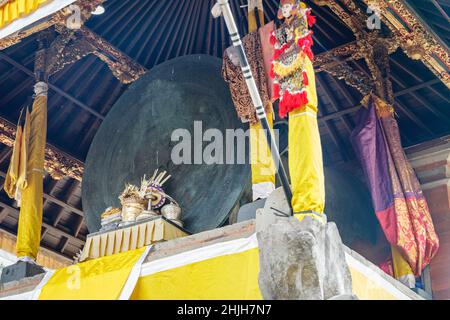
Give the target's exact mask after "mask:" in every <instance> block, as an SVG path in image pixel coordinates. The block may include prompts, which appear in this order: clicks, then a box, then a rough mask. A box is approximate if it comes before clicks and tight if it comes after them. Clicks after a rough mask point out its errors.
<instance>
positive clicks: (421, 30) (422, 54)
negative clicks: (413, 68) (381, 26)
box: [364, 0, 450, 88]
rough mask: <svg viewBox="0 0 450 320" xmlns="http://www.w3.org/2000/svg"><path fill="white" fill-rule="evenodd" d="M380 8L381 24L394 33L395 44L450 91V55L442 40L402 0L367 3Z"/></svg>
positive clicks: (369, 0)
mask: <svg viewBox="0 0 450 320" xmlns="http://www.w3.org/2000/svg"><path fill="white" fill-rule="evenodd" d="M364 2H365V3H366V4H367V5H371V6H374V7H377V8H379V10H380V12H381V18H382V21H383V22H384V23H385V24H386V25H387V26H388V28H389V29H390V30H391V32H392V33H393V34H394V38H395V40H396V42H397V43H398V44H399V45H400V46H401V48H402V49H403V50H404V51H405V53H406V54H407V55H408V56H409V57H410V58H412V59H420V60H422V61H423V63H424V64H425V65H426V66H427V67H428V68H429V69H430V70H431V71H432V72H433V73H434V74H435V75H436V76H437V77H438V78H439V79H440V80H441V81H442V82H443V83H444V84H445V85H447V87H449V88H450V74H449V72H448V70H449V69H450V54H449V52H448V50H447V49H446V47H445V45H443V44H442V43H441V42H440V40H439V39H438V38H437V37H435V36H434V35H433V34H432V33H430V32H429V31H428V29H427V28H426V27H425V26H423V25H422V24H421V22H420V21H419V19H418V18H417V17H416V15H415V14H414V13H413V12H412V11H411V10H410V9H409V8H408V6H407V5H405V3H404V1H402V0H383V1H382V0H364Z"/></svg>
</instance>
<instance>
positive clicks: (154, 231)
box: [80, 219, 187, 261]
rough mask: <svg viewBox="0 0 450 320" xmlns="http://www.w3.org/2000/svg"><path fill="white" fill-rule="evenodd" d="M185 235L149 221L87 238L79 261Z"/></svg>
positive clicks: (166, 225) (170, 227)
mask: <svg viewBox="0 0 450 320" xmlns="http://www.w3.org/2000/svg"><path fill="white" fill-rule="evenodd" d="M184 236H187V234H186V233H185V232H184V231H182V230H180V229H178V228H177V227H175V226H173V225H172V224H170V223H169V222H167V221H165V220H163V219H157V220H151V221H148V222H144V223H142V224H138V225H134V226H130V227H128V228H124V229H119V230H113V231H110V232H106V233H103V234H97V235H94V236H88V238H87V239H86V245H85V246H84V249H83V252H82V254H81V257H80V261H84V260H88V259H95V258H99V257H104V256H109V255H112V254H117V253H121V252H126V251H129V250H134V249H139V248H142V247H144V246H148V245H150V244H153V243H155V242H159V241H167V240H172V239H176V238H180V237H184Z"/></svg>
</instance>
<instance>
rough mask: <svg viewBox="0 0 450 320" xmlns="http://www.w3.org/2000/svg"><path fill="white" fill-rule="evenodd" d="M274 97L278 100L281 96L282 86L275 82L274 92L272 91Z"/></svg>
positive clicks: (273, 98)
mask: <svg viewBox="0 0 450 320" xmlns="http://www.w3.org/2000/svg"><path fill="white" fill-rule="evenodd" d="M272 95H273V97H272V100H277V99H279V98H280V86H279V85H278V83H274V84H273V93H272Z"/></svg>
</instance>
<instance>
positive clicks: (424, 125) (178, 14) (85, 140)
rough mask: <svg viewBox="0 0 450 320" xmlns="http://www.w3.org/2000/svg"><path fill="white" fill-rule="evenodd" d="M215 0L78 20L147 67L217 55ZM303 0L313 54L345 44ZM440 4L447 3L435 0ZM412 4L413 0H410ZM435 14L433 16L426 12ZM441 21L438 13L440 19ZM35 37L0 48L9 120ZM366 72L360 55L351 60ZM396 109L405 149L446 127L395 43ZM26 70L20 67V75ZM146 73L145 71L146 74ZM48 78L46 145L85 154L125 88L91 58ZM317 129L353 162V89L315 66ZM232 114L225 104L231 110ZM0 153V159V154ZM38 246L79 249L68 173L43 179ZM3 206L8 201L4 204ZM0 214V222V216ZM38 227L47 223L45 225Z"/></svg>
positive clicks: (436, 24) (442, 112)
mask: <svg viewBox="0 0 450 320" xmlns="http://www.w3.org/2000/svg"><path fill="white" fill-rule="evenodd" d="M214 2H215V1H214V0H195V1H194V0H171V1H160V0H108V1H107V2H105V4H104V7H105V9H106V12H105V13H104V14H103V15H100V16H93V17H92V18H91V19H90V20H89V21H88V22H87V23H86V26H87V27H88V28H90V29H91V30H93V31H94V32H95V33H97V34H98V35H100V36H101V37H103V38H104V39H106V40H107V41H109V42H110V43H111V44H112V45H113V46H115V47H116V48H118V49H119V50H121V51H122V52H124V53H125V54H127V55H128V56H130V57H131V58H132V59H133V60H135V61H137V62H138V63H140V64H142V65H143V66H145V68H147V69H148V70H150V69H151V68H152V67H153V66H155V65H157V64H160V63H162V62H164V61H167V60H169V59H172V58H175V57H179V56H183V55H189V54H208V55H213V56H217V57H221V56H222V52H223V51H224V49H225V48H227V47H228V46H229V40H228V36H227V32H226V28H225V26H224V22H223V19H213V18H212V16H211V14H210V10H211V7H212V5H213V3H214ZM230 2H231V4H232V10H233V12H234V13H235V16H236V19H237V21H238V25H239V28H240V31H241V32H240V33H241V34H242V35H244V34H246V33H247V30H246V29H247V28H246V25H247V19H246V12H247V8H240V6H241V5H244V4H245V3H246V2H247V1H245V0H231V1H230ZM278 2H279V1H278V0H264V5H265V15H266V20H267V21H268V20H272V19H274V17H275V15H276V10H277V6H278ZM311 2H312V1H307V3H308V4H309V5H311V7H312V9H313V12H314V14H315V15H316V16H317V25H316V27H315V29H314V32H315V41H316V42H315V46H314V48H313V51H314V52H315V53H316V54H318V53H320V52H323V51H327V50H329V49H332V48H335V47H337V46H339V45H342V44H345V43H348V42H351V41H353V40H354V39H355V38H354V35H353V34H352V32H351V31H350V30H349V29H348V28H347V27H346V26H345V25H344V24H343V23H342V22H341V21H340V20H339V19H338V18H337V17H336V16H335V15H334V14H333V13H332V12H331V11H330V10H329V9H328V8H327V7H318V6H316V5H314V4H313V3H311ZM431 2H432V1H417V6H416V8H417V10H419V11H421V12H422V11H423V12H422V14H423V15H426V14H429V15H433V17H432V21H433V24H430V25H432V26H433V28H436V32H437V33H439V34H440V36H441V37H443V39H445V40H446V41H448V35H449V33H448V23H445V21H442V16H441V18H440V17H437V16H436V12H437V10H434V9H432V5H430V3H431ZM438 2H439V3H440V4H441V6H442V7H443V8H444V10H448V7H449V6H448V1H447V0H445V1H444V0H440V1H438ZM414 3H416V1H414ZM434 16H436V17H434ZM444 19H445V18H444ZM36 48H37V43H36V35H33V36H30V37H29V38H26V39H24V40H23V41H22V42H21V43H19V44H17V45H15V46H13V47H10V48H8V49H6V50H3V51H1V52H0V117H3V118H5V119H7V120H9V121H11V122H13V123H15V122H16V121H17V119H18V116H19V113H20V110H21V107H23V106H24V105H26V104H27V103H30V101H31V95H32V90H33V83H34V79H33V77H32V76H30V74H29V71H32V70H33V65H34V53H35V50H36ZM350 64H351V65H352V66H354V67H355V68H357V69H359V70H362V71H363V72H366V73H368V68H367V66H366V65H365V63H364V62H363V61H358V62H353V61H352V62H350ZM391 67H392V78H393V86H394V92H395V96H396V112H397V115H398V121H399V125H400V130H401V134H402V142H403V144H404V146H410V145H414V144H417V143H419V142H422V141H427V140H431V139H433V138H437V137H440V136H444V135H447V134H449V133H450V94H449V90H448V89H447V87H446V86H445V85H444V84H442V83H441V82H440V81H439V80H438V79H437V78H436V77H435V76H434V74H433V73H432V72H431V71H429V70H428V69H427V68H426V67H425V65H424V64H423V63H422V62H420V61H413V60H410V59H409V58H408V57H407V56H406V55H405V54H403V52H402V51H401V50H398V51H397V52H396V53H394V54H393V55H391ZM27 72H28V73H27ZM149 72H151V71H149ZM50 83H52V84H53V85H54V86H55V87H57V88H59V89H61V90H62V91H64V92H65V93H66V94H67V95H66V96H63V95H61V94H60V93H57V92H55V91H54V90H50V92H49V103H48V142H49V143H51V144H53V145H54V146H56V147H58V148H59V149H61V150H63V151H65V152H66V153H68V154H70V155H72V156H73V157H75V158H77V159H79V160H81V161H84V159H85V158H86V154H87V152H88V150H89V146H90V144H91V142H92V139H93V137H94V135H95V133H96V132H97V130H98V128H99V126H100V125H101V123H102V120H103V119H104V117H105V116H106V115H107V114H108V111H109V110H110V109H111V107H112V106H113V104H114V103H115V101H117V99H118V98H119V97H120V96H121V95H122V94H123V92H124V90H126V88H127V85H124V84H121V83H120V82H119V81H118V80H117V79H116V78H115V77H114V76H113V75H112V74H111V72H110V70H109V69H108V67H107V66H106V65H105V64H104V63H103V62H101V61H100V60H99V59H97V58H96V57H95V56H92V55H91V56H87V57H85V58H83V59H82V60H80V61H78V62H76V63H74V64H72V65H69V66H66V67H65V68H64V69H63V70H62V71H60V72H58V73H57V74H55V75H53V76H52V77H51V78H50ZM317 86H318V95H319V109H320V117H321V120H320V131H321V135H322V142H323V149H324V158H325V163H326V165H331V164H335V163H337V162H343V161H349V160H351V159H353V152H352V149H351V145H350V143H349V139H348V137H349V134H350V132H351V130H352V129H353V127H354V122H355V119H354V114H355V110H356V108H355V106H357V105H358V103H359V101H360V100H361V98H362V97H361V95H360V94H359V92H358V91H356V90H355V89H354V88H352V87H349V86H348V85H346V84H345V82H343V81H341V80H337V79H335V78H333V77H332V76H330V75H328V74H326V73H324V72H321V73H319V74H318V75H317ZM230 111H231V110H230ZM8 152H9V151H8V148H7V147H6V146H2V149H0V160H2V161H1V162H0V168H1V170H2V171H3V172H5V171H6V168H7V164H8V161H9V157H8V156H7V154H8ZM2 155H3V156H2ZM45 190H46V192H47V198H46V206H45V213H44V221H45V225H44V229H45V230H47V231H45V234H44V237H43V240H42V243H43V246H45V247H48V248H50V249H52V250H53V251H57V252H59V253H60V254H63V255H65V256H67V257H72V256H73V255H74V253H75V252H76V251H77V250H78V249H79V248H81V246H82V243H83V241H84V239H85V237H86V234H87V229H86V227H85V226H84V224H83V223H82V219H81V215H80V212H81V211H82V207H81V201H80V186H79V183H78V182H76V181H74V180H72V179H67V178H66V179H63V180H62V181H59V182H55V181H54V180H52V179H51V178H50V177H47V178H46V187H45ZM0 202H3V203H6V204H7V206H5V205H2V204H1V203H0V206H2V207H3V211H2V212H3V214H1V213H0V227H1V228H3V229H5V230H7V231H9V232H11V233H15V230H16V228H17V212H16V211H15V210H14V207H13V203H12V202H11V201H10V200H9V199H8V198H7V196H6V195H5V193H4V192H1V194H0ZM8 206H9V207H8ZM2 218H3V220H1V219H2ZM45 226H47V228H45Z"/></svg>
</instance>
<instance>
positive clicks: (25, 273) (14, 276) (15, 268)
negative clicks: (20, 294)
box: [0, 261, 45, 285]
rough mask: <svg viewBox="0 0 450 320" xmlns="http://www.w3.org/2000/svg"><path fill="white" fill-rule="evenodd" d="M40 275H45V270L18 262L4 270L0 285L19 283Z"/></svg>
mask: <svg viewBox="0 0 450 320" xmlns="http://www.w3.org/2000/svg"><path fill="white" fill-rule="evenodd" d="M40 273H45V270H44V268H42V267H41V266H38V265H37V264H34V263H31V262H25V261H17V262H16V263H15V264H13V265H10V266H8V267H6V268H3V270H2V276H1V280H0V284H1V285H3V284H5V283H8V282H12V281H19V280H21V279H24V278H29V277H33V276H35V275H37V274H40Z"/></svg>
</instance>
